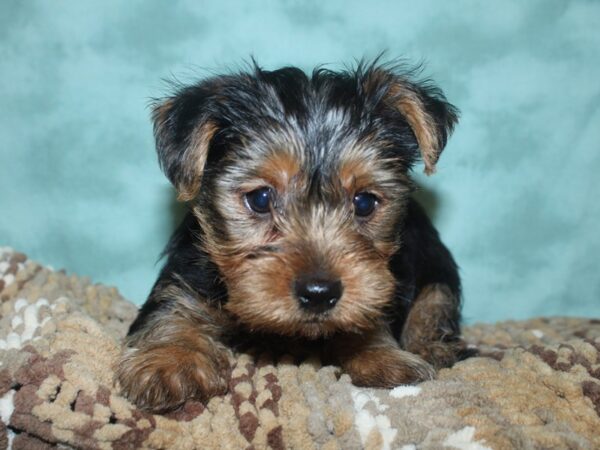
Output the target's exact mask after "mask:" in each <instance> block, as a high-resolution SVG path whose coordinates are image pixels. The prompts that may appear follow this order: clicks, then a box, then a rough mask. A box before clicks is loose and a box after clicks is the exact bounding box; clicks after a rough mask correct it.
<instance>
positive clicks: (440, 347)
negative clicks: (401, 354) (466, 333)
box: [406, 339, 477, 369]
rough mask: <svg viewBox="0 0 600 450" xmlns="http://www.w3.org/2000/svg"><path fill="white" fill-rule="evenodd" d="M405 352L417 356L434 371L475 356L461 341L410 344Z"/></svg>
mask: <svg viewBox="0 0 600 450" xmlns="http://www.w3.org/2000/svg"><path fill="white" fill-rule="evenodd" d="M406 350H407V351H409V352H411V353H414V354H416V355H419V356H420V357H421V358H423V359H424V360H425V361H427V362H428V363H430V364H431V365H433V367H435V368H436V369H442V368H444V367H452V366H453V365H454V364H455V363H456V362H458V361H462V360H463V359H467V358H470V357H472V356H476V355H477V350H475V349H471V348H469V347H468V346H467V344H466V343H465V342H464V341H463V340H462V339H455V340H453V341H450V342H441V341H440V342H411V343H410V345H409V346H407V347H406Z"/></svg>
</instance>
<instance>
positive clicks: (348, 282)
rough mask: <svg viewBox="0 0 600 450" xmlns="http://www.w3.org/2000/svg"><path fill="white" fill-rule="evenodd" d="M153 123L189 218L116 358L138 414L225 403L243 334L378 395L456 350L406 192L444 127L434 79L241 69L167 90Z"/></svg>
mask: <svg viewBox="0 0 600 450" xmlns="http://www.w3.org/2000/svg"><path fill="white" fill-rule="evenodd" d="M153 120H154V132H155V137H156V148H157V152H158V158H159V161H160V164H161V167H162V169H163V170H164V172H165V174H166V175H167V177H168V178H169V180H170V181H171V182H172V183H173V185H174V186H175V188H176V189H177V192H178V195H179V199H180V200H182V201H185V202H188V206H189V212H188V213H187V216H186V217H185V219H184V220H183V223H182V224H181V226H180V227H179V229H178V230H177V231H176V232H175V234H174V235H173V237H172V238H171V241H170V243H169V244H168V246H167V248H166V250H165V254H166V256H167V261H166V264H165V266H164V268H163V269H162V272H161V273H160V276H159V278H158V280H157V282H156V284H155V285H154V287H153V289H152V292H151V293H150V296H149V298H148V300H147V301H146V303H145V304H144V306H143V307H142V308H141V310H140V312H139V315H138V317H137V319H136V320H135V322H134V323H133V324H132V325H131V329H130V330H129V335H128V337H127V338H126V341H125V348H124V351H123V355H122V358H121V361H120V363H119V366H118V370H117V379H118V381H119V383H120V385H121V387H122V389H123V392H124V394H125V395H126V396H127V397H128V398H129V399H130V400H131V401H133V402H134V403H136V404H137V405H138V406H139V407H142V408H145V409H147V410H151V411H157V412H163V411H168V410H171V409H174V408H177V407H178V406H180V405H182V404H183V403H184V402H185V401H186V400H187V399H192V398H194V399H201V400H207V399H209V398H211V397H212V396H215V395H218V394H222V393H224V392H225V391H226V389H227V380H228V376H229V371H230V358H231V349H232V348H234V347H235V346H236V345H237V344H236V342H237V343H239V342H244V341H247V340H252V341H253V342H259V345H264V346H265V347H267V348H269V346H271V345H272V343H274V342H277V343H278V345H283V346H286V345H288V344H289V347H290V348H292V347H306V348H309V347H310V348H317V349H318V350H319V352H320V354H321V357H322V358H324V359H325V360H327V361H331V362H332V363H335V364H338V365H339V366H340V367H341V368H342V370H343V371H344V372H346V373H348V374H349V375H350V377H351V379H352V382H353V383H354V384H356V385H359V386H377V387H388V388H389V387H393V386H396V385H399V384H406V383H415V382H419V381H422V380H428V379H431V378H432V377H434V374H435V371H436V369H439V368H441V367H448V366H451V365H452V364H453V363H454V362H456V361H457V360H459V359H461V358H463V357H464V356H466V355H467V354H468V351H467V350H466V347H465V345H464V343H463V341H462V340H461V339H460V328H459V319H460V280H459V276H458V272H457V266H456V264H455V262H454V260H453V258H452V256H451V254H450V252H449V251H448V250H447V249H446V247H445V246H444V245H443V244H442V242H441V241H440V238H439V236H438V233H437V231H436V230H435V229H434V227H433V226H432V224H431V222H430V221H429V219H428V218H427V216H426V214H425V213H424V212H423V210H422V209H421V207H420V206H419V205H418V204H417V203H416V201H415V200H414V199H413V198H412V197H411V193H412V192H413V191H414V186H413V183H412V182H411V179H410V178H409V172H410V170H411V168H412V166H413V164H414V163H415V162H416V161H417V160H422V161H423V162H424V165H425V172H426V173H428V174H431V173H433V172H434V170H435V164H436V162H437V160H438V157H439V156H440V153H441V151H442V149H443V148H444V146H445V144H446V140H447V138H448V136H449V135H450V133H451V132H452V129H453V127H454V125H455V123H456V121H457V110H456V109H455V108H454V107H453V106H452V105H451V104H450V103H448V102H447V101H446V99H445V97H444V95H443V94H442V92H441V91H440V90H439V89H438V88H437V87H435V86H434V85H432V84H431V83H430V82H418V81H416V80H414V79H413V76H412V75H411V72H410V71H409V72H407V71H402V70H401V69H399V68H397V67H392V66H389V65H381V64H378V63H372V64H359V65H358V67H356V68H355V69H351V70H346V71H340V72H335V71H330V70H326V69H323V68H319V69H316V70H315V71H314V72H313V73H312V74H311V75H306V74H305V73H304V72H302V71H301V70H299V69H297V68H294V67H285V68H282V69H279V70H274V71H266V70H263V69H261V68H259V67H257V66H254V67H253V68H251V69H250V70H248V71H247V72H240V73H232V74H227V75H222V76H215V77H212V78H208V79H205V80H203V81H201V82H199V83H198V84H195V85H192V86H188V87H183V88H180V89H179V90H178V91H177V92H175V93H174V95H173V96H172V97H170V98H167V99H165V100H163V101H161V102H160V103H158V104H157V105H156V106H155V109H154V112H153ZM274 337H275V339H273V338H274ZM261 342H262V344H260V343H261Z"/></svg>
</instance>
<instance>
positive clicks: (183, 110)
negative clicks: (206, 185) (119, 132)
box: [152, 85, 218, 201]
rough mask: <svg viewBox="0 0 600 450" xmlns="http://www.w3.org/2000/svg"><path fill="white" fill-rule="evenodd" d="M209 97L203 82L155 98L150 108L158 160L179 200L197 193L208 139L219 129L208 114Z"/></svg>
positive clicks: (190, 197)
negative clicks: (162, 97) (157, 99)
mask: <svg viewBox="0 0 600 450" xmlns="http://www.w3.org/2000/svg"><path fill="white" fill-rule="evenodd" d="M211 97H212V96H211V95H210V92H207V89H205V87H204V86H202V85H200V86H193V87H189V88H185V89H182V90H181V91H179V92H178V93H177V94H176V95H175V96H173V97H170V98H167V99H166V100H162V101H160V102H157V103H156V104H155V106H154V108H153V111H152V120H153V122H154V137H155V139H156V152H157V153H158V161H159V163H160V166H161V168H162V170H163V172H164V173H165V175H166V176H167V178H168V179H169V181H171V183H173V186H175V189H177V193H178V196H177V198H178V199H179V200H181V201H188V200H192V199H193V198H194V197H196V195H197V194H198V192H199V190H200V181H201V178H202V172H203V170H204V165H205V163H206V158H207V156H208V151H209V148H210V143H211V140H212V138H213V137H214V135H215V134H216V133H217V131H218V125H217V123H216V121H215V120H214V119H213V118H212V117H211V116H212V115H211V112H210V110H211V108H210V103H211Z"/></svg>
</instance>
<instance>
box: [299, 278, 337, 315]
mask: <svg viewBox="0 0 600 450" xmlns="http://www.w3.org/2000/svg"><path fill="white" fill-rule="evenodd" d="M294 293H295V294H296V297H297V298H298V301H299V302H300V306H301V307H302V308H303V309H306V310H308V311H311V312H315V313H321V312H325V311H327V310H328V309H331V308H333V307H334V306H335V304H336V303H337V302H338V300H339V299H340V297H341V296H342V283H341V281H340V280H330V279H326V278H320V277H312V276H310V277H300V278H298V279H297V280H296V282H295V283H294Z"/></svg>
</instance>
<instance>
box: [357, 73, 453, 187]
mask: <svg viewBox="0 0 600 450" xmlns="http://www.w3.org/2000/svg"><path fill="white" fill-rule="evenodd" d="M360 70H361V69H359V73H360ZM410 74H411V72H410V71H409V72H408V73H407V74H403V73H401V72H400V71H397V70H395V69H394V68H393V67H392V68H388V67H382V66H377V65H376V63H374V64H373V65H371V66H370V67H368V68H367V70H365V71H364V72H363V78H362V87H363V89H364V92H365V93H366V95H367V98H371V99H374V100H375V103H377V104H379V105H380V106H381V105H383V106H385V107H386V108H389V109H391V110H393V111H395V112H396V113H400V114H401V115H402V116H403V117H404V120H406V122H407V123H408V125H409V126H410V128H411V129H412V131H413V134H414V135H415V138H416V140H417V142H416V143H417V145H418V148H419V151H420V153H421V159H422V160H423V162H424V163H425V173H426V174H428V175H430V174H432V173H434V172H435V164H436V163H437V160H438V159H439V157H440V154H441V153H442V150H443V149H444V147H445V145H446V141H447V140H448V137H449V136H450V134H451V133H452V130H453V129H454V125H456V123H457V122H458V110H457V109H456V108H455V107H454V106H452V105H451V104H450V103H448V102H447V101H446V97H445V96H444V94H443V93H442V91H441V90H440V89H439V88H437V87H436V86H434V85H433V84H431V83H430V82H427V81H425V82H415V81H413V80H412V78H411V76H410Z"/></svg>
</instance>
